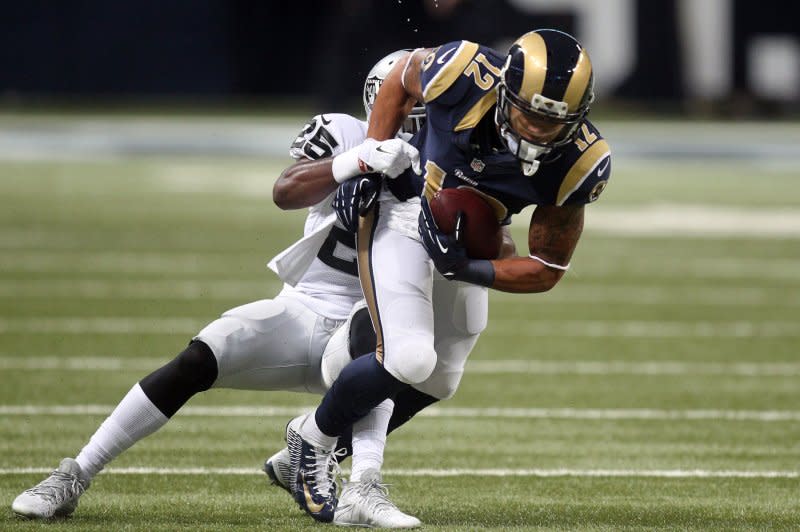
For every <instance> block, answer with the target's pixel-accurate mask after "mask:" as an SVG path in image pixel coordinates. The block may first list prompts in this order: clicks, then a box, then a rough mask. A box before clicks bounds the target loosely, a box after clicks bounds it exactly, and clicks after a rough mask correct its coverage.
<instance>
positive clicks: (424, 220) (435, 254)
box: [419, 196, 494, 286]
mask: <svg viewBox="0 0 800 532" xmlns="http://www.w3.org/2000/svg"><path fill="white" fill-rule="evenodd" d="M463 220H464V215H463V213H460V212H459V213H458V217H457V218H456V230H455V232H454V233H453V234H452V235H448V234H446V233H443V232H441V231H440V230H439V228H438V227H437V226H436V222H435V221H434V219H433V213H432V212H431V207H430V205H429V204H428V200H427V198H425V197H424V196H423V197H422V210H421V212H420V213H419V236H420V238H421V239H422V246H423V247H424V248H425V251H427V252H428V256H430V258H431V260H432V261H433V265H434V266H435V267H436V269H437V270H438V271H439V273H441V274H442V276H443V277H444V278H446V279H450V280H455V281H464V282H467V283H473V284H479V285H482V286H492V284H494V266H492V262H491V261H488V260H477V259H470V258H469V257H468V256H467V248H465V247H464V245H463V244H462V243H461V236H462V235H461V228H462V222H463Z"/></svg>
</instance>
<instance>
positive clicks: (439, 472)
mask: <svg viewBox="0 0 800 532" xmlns="http://www.w3.org/2000/svg"><path fill="white" fill-rule="evenodd" d="M50 472H51V469H47V468H41V467H7V468H0V475H3V476H8V475H29V474H37V475H41V474H47V473H50ZM347 472H348V471H347V470H345V473H347ZM101 474H103V475H245V476H251V475H255V476H257V475H263V474H264V473H263V472H262V471H260V470H258V469H253V468H246V467H186V468H179V467H119V468H116V467H112V468H108V469H105V470H104V471H102V473H101ZM383 474H384V475H385V476H387V477H392V476H396V477H464V476H477V477H542V478H550V477H579V478H580V477H636V478H740V479H770V478H800V472H797V471H737V470H707V469H467V468H463V469H385V470H384V471H383Z"/></svg>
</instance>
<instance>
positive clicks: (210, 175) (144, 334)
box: [0, 144, 800, 531]
mask: <svg viewBox="0 0 800 532" xmlns="http://www.w3.org/2000/svg"><path fill="white" fill-rule="evenodd" d="M612 145H613V144H612ZM287 162H288V161H287V159H284V158H280V157H276V158H254V157H223V156H220V157H216V156H215V157H201V156H196V157H194V156H192V157H190V156H180V157H178V156H169V155H162V156H157V157H151V156H117V157H113V158H99V159H90V158H86V157H85V156H84V157H80V158H63V159H61V158H58V157H55V158H46V159H37V158H31V159H25V158H19V159H15V158H9V157H6V158H4V159H2V160H0V251H1V253H0V374H2V386H0V494H2V497H1V498H0V502H2V505H3V507H4V508H5V511H4V512H0V529H3V530H29V529H38V528H39V525H37V524H36V523H30V522H26V521H22V520H18V519H16V518H15V517H13V515H12V512H11V510H10V505H11V501H12V500H13V498H14V497H15V496H16V495H17V494H18V493H19V492H21V491H22V490H24V489H25V488H28V487H30V486H31V485H33V484H34V483H36V482H38V481H39V480H41V479H42V478H43V477H44V476H45V474H46V473H47V472H48V471H49V470H51V469H53V468H54V467H56V466H57V464H58V462H59V460H60V459H61V458H62V457H64V456H74V455H75V454H76V453H77V451H78V450H79V449H80V447H81V446H82V445H83V444H84V443H85V442H86V440H87V439H88V437H89V436H90V435H91V433H92V432H93V431H94V429H95V428H96V427H97V425H98V424H99V423H100V422H101V421H102V420H103V419H104V417H105V415H106V414H107V413H108V412H110V411H111V409H112V408H113V407H114V405H115V404H116V402H117V401H118V400H119V399H120V398H121V397H122V396H123V395H124V394H125V393H126V392H127V390H128V389H129V388H130V386H131V385H132V384H133V383H134V382H136V381H137V380H138V379H139V378H140V377H142V376H143V375H145V374H146V373H147V372H149V371H150V369H152V368H155V367H157V366H158V365H159V364H160V363H162V362H164V361H167V360H169V359H170V358H171V357H172V356H174V354H176V353H178V352H179V351H180V350H181V349H182V347H183V345H184V344H185V343H186V342H187V341H188V339H189V338H190V337H191V335H192V334H193V333H195V332H196V331H197V330H198V329H199V328H200V327H202V326H203V325H204V324H205V323H206V322H208V321H210V320H212V319H213V318H215V317H216V316H217V315H218V314H219V313H221V312H222V311H224V310H226V309H228V308H230V307H232V306H235V305H238V304H241V303H245V302H248V301H251V300H255V299H259V298H262V297H269V296H271V295H273V294H275V293H276V292H277V291H278V290H279V288H280V283H279V282H278V281H277V280H276V278H275V276H274V275H273V274H272V273H271V272H269V271H267V270H266V269H265V263H266V261H267V260H268V259H269V258H270V257H271V256H272V255H273V254H274V253H276V252H278V251H280V250H281V249H283V248H284V247H285V246H287V245H289V244H291V243H292V242H293V241H294V240H295V239H296V238H297V237H298V236H299V235H300V234H301V231H302V220H303V217H304V214H303V212H300V211H297V212H291V213H284V212H281V211H279V210H278V209H277V208H276V207H275V206H274V205H273V204H272V201H271V197H270V196H271V186H272V182H273V180H274V178H275V176H276V175H277V173H278V172H279V171H280V169H281V168H282V167H283V166H284V165H285V164H286V163H287ZM795 167H796V165H794V166H793V165H780V164H777V165H765V164H757V163H755V162H754V163H748V162H746V161H745V162H743V161H740V160H739V161H726V160H724V159H714V160H697V159H692V160H647V161H646V160H640V159H633V158H629V159H625V158H620V159H619V160H615V163H614V170H613V172H614V174H613V178H612V182H611V184H610V185H609V187H608V188H607V190H606V191H605V192H604V194H603V196H602V197H601V199H600V201H599V202H598V203H597V204H595V205H591V206H589V207H588V210H587V217H586V231H585V234H584V236H583V239H582V242H581V243H580V245H579V248H578V251H577V252H576V254H575V257H574V258H573V269H572V270H571V271H570V273H569V274H568V275H567V276H566V277H565V278H564V280H563V281H562V282H561V284H560V285H559V286H558V287H556V289H555V290H554V291H552V292H551V293H548V294H542V295H527V296H520V295H508V294H496V293H493V294H492V298H491V303H490V305H491V308H490V324H489V327H488V329H487V331H486V332H485V334H484V335H483V337H482V338H481V340H480V341H479V343H478V345H477V347H476V349H475V352H474V354H473V356H472V357H471V362H470V365H469V366H468V369H467V374H466V376H465V377H464V380H463V382H462V386H461V389H460V390H459V392H458V393H457V395H456V396H455V397H454V398H453V399H452V400H450V401H447V402H445V403H442V404H440V405H437V406H436V407H435V408H433V409H431V410H430V411H429V412H426V415H424V416H420V418H418V419H416V420H414V421H413V422H411V423H410V424H409V425H407V426H406V427H404V428H402V429H401V430H400V431H398V432H397V433H396V434H394V435H392V436H391V437H390V439H389V445H388V448H387V455H386V462H385V469H386V474H385V480H386V481H387V482H388V483H390V484H391V486H390V492H391V494H392V497H393V499H394V500H395V502H397V503H398V505H399V506H400V507H401V508H402V509H404V510H405V511H408V512H409V513H412V514H414V515H417V516H418V517H419V518H420V519H421V520H422V521H423V522H424V523H425V530H529V529H536V530H593V531H599V530H603V531H617V530H698V531H699V530H794V529H797V528H800V502H798V501H799V500H800V499H798V493H800V473H799V470H798V463H800V460H799V458H800V443H798V442H800V406H798V405H800V387H798V386H797V381H798V378H800V357H798V343H799V342H798V340H799V338H800V326H798V323H800V245H798V243H799V242H800V229H797V228H798V227H800V222H798V214H797V213H798V207H800V181H798V180H797V174H796V170H795ZM687 206H689V207H691V209H687ZM526 219H527V217H526V216H523V217H522V220H521V221H520V222H518V223H517V224H516V225H515V226H514V232H515V239H516V242H517V245H518V246H519V247H520V248H521V249H523V250H524V246H525V234H524V232H525V222H526ZM593 221H596V224H595V225H593ZM793 227H794V228H795V229H794V230H793V229H792V228H793ZM315 401H316V397H314V396H310V395H302V394H291V393H258V392H242V391H231V390H214V391H211V392H208V393H205V394H202V395H201V396H198V397H196V398H194V399H193V400H192V401H191V402H190V403H189V405H188V406H187V408H186V409H185V410H184V411H181V412H179V413H178V414H177V415H176V417H175V418H174V420H173V421H172V422H170V423H169V424H168V425H167V426H166V427H165V428H164V429H162V430H161V431H160V432H158V433H157V434H155V435H153V436H151V437H150V438H148V439H146V440H145V441H143V442H140V443H139V444H138V445H136V446H135V447H134V448H132V449H131V450H130V451H129V452H127V453H126V454H124V455H123V456H121V457H120V458H119V459H118V460H117V461H115V462H114V463H113V464H111V465H110V466H109V468H108V470H107V471H106V472H104V473H102V474H101V475H100V476H98V477H97V478H96V479H95V481H94V483H93V485H92V487H91V489H90V490H89V491H88V492H87V494H86V495H85V496H84V497H83V498H82V500H81V503H80V506H79V508H78V510H77V512H76V513H75V515H74V516H73V517H72V518H71V519H69V520H67V521H66V522H64V523H61V524H60V525H58V527H59V529H62V528H63V529H69V530H229V529H231V528H234V527H241V528H242V529H247V530H298V529H306V528H308V529H313V528H322V525H316V524H315V523H313V521H311V520H310V519H309V518H307V517H305V516H304V515H303V514H302V513H301V512H300V510H299V509H298V508H297V507H296V506H295V505H294V504H293V503H292V501H291V500H290V499H289V497H288V495H287V494H286V493H285V492H284V491H282V490H279V489H277V488H275V487H272V486H269V485H268V484H267V482H266V477H265V476H264V475H263V474H262V473H260V472H259V467H260V466H261V463H262V462H263V460H264V459H265V458H266V457H267V456H269V455H271V454H272V453H273V452H274V451H275V450H277V449H278V448H280V447H281V446H282V445H283V441H282V431H283V426H284V423H285V422H286V420H287V419H288V418H289V417H290V416H291V415H292V414H293V412H296V411H299V410H302V409H303V408H304V407H311V406H312V405H314V404H315ZM329 528H330V527H329Z"/></svg>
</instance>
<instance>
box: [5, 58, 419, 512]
mask: <svg viewBox="0 0 800 532" xmlns="http://www.w3.org/2000/svg"><path fill="white" fill-rule="evenodd" d="M388 70H389V69H385V72H384V74H385V73H386V72H388ZM380 81H382V78H381V79H380V80H378V82H380ZM365 134H366V123H365V122H363V121H360V120H358V119H356V118H353V117H350V116H348V115H320V116H317V117H315V118H314V119H313V120H312V121H311V122H310V123H309V124H308V125H307V126H306V128H304V130H303V131H302V132H301V134H300V136H299V137H298V138H297V140H296V141H295V143H294V144H293V146H292V148H291V150H290V154H291V156H292V157H293V158H295V159H296V160H302V161H304V162H301V163H297V164H296V165H293V167H291V168H290V171H287V172H284V173H283V174H282V175H281V177H280V178H279V179H278V181H277V182H276V185H275V188H274V191H273V193H274V198H275V200H276V203H277V204H278V205H279V206H282V207H283V208H290V207H292V206H293V205H294V204H293V202H294V201H299V200H300V198H303V199H302V201H303V202H304V204H306V205H307V204H308V203H309V200H308V198H309V197H314V198H315V199H314V201H313V202H312V203H314V204H313V205H312V206H311V207H310V209H309V213H308V217H307V219H306V223H305V230H304V237H303V239H302V240H301V241H299V242H298V243H296V244H295V245H294V246H292V247H291V248H289V249H288V250H286V251H285V252H283V253H281V254H279V255H278V256H277V257H276V258H275V259H273V261H272V262H271V263H270V266H271V267H272V268H273V269H274V270H275V271H276V272H278V274H279V275H280V276H281V278H282V279H283V280H284V281H286V283H287V284H286V285H285V286H284V289H283V290H282V291H281V292H280V293H279V294H278V295H277V296H276V297H275V298H273V299H264V300H260V301H255V302H252V303H248V304H245V305H242V306H239V307H236V308H233V309H231V310H228V311H227V312H225V313H223V314H222V316H221V317H220V318H219V319H217V320H215V321H213V322H211V323H210V324H209V325H207V326H206V327H205V328H203V329H202V330H201V331H200V332H199V333H198V334H197V335H196V336H195V337H194V338H193V339H192V341H191V342H190V343H189V345H188V346H187V347H186V349H184V350H183V351H182V352H181V353H180V354H179V355H178V356H177V357H176V358H175V359H173V360H172V361H171V362H169V363H167V364H166V365H164V366H163V367H161V368H159V369H157V370H155V371H154V372H152V373H151V374H149V375H147V376H146V377H144V378H143V379H142V380H140V381H139V382H138V383H136V384H135V385H134V386H133V387H132V388H131V389H130V391H129V392H128V393H127V395H126V396H125V397H124V398H123V399H122V401H121V402H120V403H119V404H118V405H117V407H116V408H115V409H114V410H113V412H112V413H111V414H110V415H109V417H108V418H106V419H105V421H103V423H102V424H101V425H100V427H99V428H98V429H97V431H96V432H95V433H94V434H93V435H92V436H91V438H90V439H89V442H88V443H87V444H86V445H85V446H84V447H83V448H82V449H81V451H80V452H79V453H78V455H77V456H76V457H75V458H64V459H63V460H62V461H61V463H60V465H59V467H58V468H57V469H56V470H55V471H53V473H52V474H51V475H50V476H49V477H48V478H47V479H45V480H43V481H42V482H40V483H39V484H37V485H36V486H34V487H32V488H30V489H28V490H26V491H24V492H23V493H22V494H20V495H19V496H18V497H17V498H16V499H15V500H14V502H13V503H12V509H13V511H14V512H15V513H16V514H18V515H20V516H23V517H28V518H39V519H50V518H54V517H65V516H68V515H70V514H71V513H73V512H74V511H75V509H76V507H77V505H78V500H79V498H80V497H81V495H82V494H83V493H84V491H85V490H86V489H87V488H88V487H89V485H90V484H91V481H92V479H93V478H94V476H95V475H97V473H99V472H100V471H101V470H102V469H103V468H104V467H105V466H106V465H107V464H108V463H109V462H110V461H111V460H113V459H114V458H116V457H117V456H119V455H120V454H121V453H122V452H124V451H125V450H127V449H128V448H130V447H131V446H132V445H133V444H134V443H136V442H137V441H139V440H141V439H142V438H144V437H146V436H148V435H150V434H152V433H153V432H155V431H157V430H158V429H160V428H161V427H162V426H164V424H166V423H167V421H169V419H170V418H171V417H172V416H173V415H174V414H175V413H176V412H177V411H178V410H179V409H180V408H181V407H182V406H183V405H184V404H185V403H186V402H187V401H188V400H189V399H190V398H191V397H192V396H193V395H195V394H196V393H198V392H202V391H205V390H208V389H210V388H235V389H246V390H290V391H299V392H313V393H323V392H324V391H325V390H326V389H327V387H328V386H329V385H330V383H331V382H332V381H333V380H334V379H335V378H336V376H337V372H338V371H339V370H340V369H341V366H342V365H343V364H344V363H346V359H349V357H350V356H352V355H353V354H355V353H357V352H359V350H361V352H368V351H370V350H372V349H374V342H375V340H374V333H373V332H372V327H371V324H370V323H369V318H368V317H367V316H366V313H365V311H364V308H363V305H361V304H359V302H360V300H361V299H362V292H361V287H360V284H359V280H358V275H357V270H356V251H355V245H354V236H353V234H352V233H351V232H348V231H346V230H345V229H344V227H343V226H342V225H341V223H339V222H338V221H337V220H336V214H335V213H334V211H333V208H332V207H331V199H332V197H333V193H334V192H335V191H336V186H337V183H336V182H333V185H329V181H331V179H330V177H329V176H330V169H328V171H327V174H328V177H327V180H324V179H323V180H320V181H319V182H317V183H314V182H313V178H314V177H315V176H316V175H317V174H316V173H315V171H314V165H315V163H316V161H315V160H316V159H319V158H321V157H326V156H331V155H338V154H339V153H342V152H344V151H346V150H347V149H350V148H352V147H353V146H356V145H359V144H360V143H362V142H363V140H364V138H365ZM384 146H385V147H388V146H391V145H384ZM376 157H377V158H376V159H375V164H376V165H380V162H379V159H380V158H381V157H383V156H382V155H381V154H379V153H378V154H376ZM408 164H409V161H408V160H404V161H402V165H403V167H405V166H408ZM304 166H305V168H303V167H304ZM328 166H330V165H329V164H328ZM323 177H324V176H323ZM320 185H321V186H320ZM323 189H325V190H323ZM320 191H322V192H320ZM294 206H296V205H294ZM309 250H311V252H312V253H313V254H310V253H309ZM345 323H347V325H346V326H344V327H343V324H345ZM351 324H352V327H351ZM359 324H362V325H363V326H361V325H359ZM339 329H341V332H340V334H339V336H340V337H341V338H342V340H341V341H339V342H337V343H335V344H334V345H335V346H336V349H333V352H334V353H333V356H329V357H328V358H329V360H330V361H331V362H332V364H328V365H327V369H326V371H325V372H323V370H322V364H321V360H322V358H323V352H324V350H325V348H326V345H327V344H328V342H329V340H330V339H331V336H332V335H333V334H334V333H336V332H337V330H339ZM359 344H363V345H364V346H366V347H360V346H359ZM342 349H344V351H345V353H342V352H341V351H342ZM343 360H345V362H342V361H343ZM392 407H393V404H392V401H391V400H389V401H386V402H384V403H381V404H380V405H378V407H377V408H376V409H375V410H374V411H373V413H372V414H370V415H369V416H367V417H365V418H364V419H363V420H361V421H360V422H359V423H356V424H354V425H353V441H370V442H371V443H370V445H369V448H368V452H367V453H366V455H367V465H369V464H370V463H376V460H380V461H382V456H383V445H384V443H385V438H386V432H387V425H388V422H389V418H390V416H391V415H392ZM402 422H403V421H402V420H401V421H400V422H399V424H401V423H402ZM356 447H357V446H355V445H354V456H353V459H354V469H355V467H356V466H355V464H356V463H358V459H359V456H360V455H359V452H358V449H357V448H356ZM280 454H281V453H279V455H280ZM281 458H282V456H277V455H276V456H274V457H273V458H272V459H271V460H272V462H273V463H277V462H278V461H280V460H281ZM286 458H287V459H286V460H285V462H288V452H287V453H286ZM377 467H378V468H379V467H380V463H377ZM268 473H271V474H270V476H271V477H272V478H273V479H274V480H275V479H276V478H278V477H280V472H276V471H275V470H272V471H268ZM278 479H279V478H278ZM284 487H286V488H287V489H290V490H293V486H291V485H290V486H285V485H284ZM316 487H317V489H318V490H322V491H325V492H326V493H329V492H334V493H335V484H334V483H331V484H329V485H327V486H322V485H318V486H316ZM382 508H383V510H384V514H385V516H386V517H388V518H391V519H392V520H393V522H399V523H401V524H404V525H405V526H416V525H418V524H419V521H418V520H417V519H416V518H414V517H411V516H407V515H405V514H403V513H402V512H400V511H399V510H397V508H396V507H394V505H393V504H391V502H390V501H388V499H385V501H384V505H383V507H382Z"/></svg>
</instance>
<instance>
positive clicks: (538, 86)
mask: <svg viewBox="0 0 800 532" xmlns="http://www.w3.org/2000/svg"><path fill="white" fill-rule="evenodd" d="M593 87H594V73H593V72H592V62H591V61H590V59H589V55H588V54H587V53H586V50H585V49H584V48H583V47H582V46H581V44H580V43H579V42H578V41H577V40H575V38H574V37H572V36H571V35H568V34H566V33H564V32H562V31H558V30H550V29H544V30H536V31H531V32H529V33H526V34H525V35H523V36H522V37H520V38H519V39H517V40H516V41H515V42H514V44H513V45H511V49H510V50H509V52H508V56H507V57H506V63H505V66H504V67H503V70H502V73H501V78H500V83H499V84H498V85H497V107H496V110H495V122H496V123H497V126H498V128H499V132H500V137H501V139H502V140H503V143H504V144H505V145H506V147H507V148H508V149H509V150H510V151H511V153H513V154H514V155H515V156H516V157H517V159H519V160H520V164H521V165H522V169H523V172H524V173H525V175H528V176H530V175H533V174H534V173H536V170H537V169H538V168H539V161H540V160H541V159H542V157H543V156H544V155H546V154H547V153H549V152H550V151H551V150H553V149H554V148H558V147H560V146H564V145H565V144H567V143H569V142H571V141H572V140H573V139H574V138H575V135H576V134H577V132H578V126H579V125H580V123H581V121H582V120H583V118H584V117H585V116H586V113H588V112H589V106H590V104H591V103H592V101H593V100H594V90H593ZM514 109H516V110H517V111H518V112H515V113H513V114H514V116H513V117H512V110H514ZM520 121H523V122H524V121H529V123H532V124H539V125H545V126H546V127H550V128H551V129H552V130H553V131H554V132H555V131H557V133H555V134H554V135H553V136H552V138H548V139H547V140H546V141H542V140H540V139H536V138H531V136H530V135H528V136H527V137H526V133H525V131H521V130H520V128H519V127H515V126H514V125H513V124H512V123H513V122H516V123H517V125H519V123H520Z"/></svg>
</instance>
